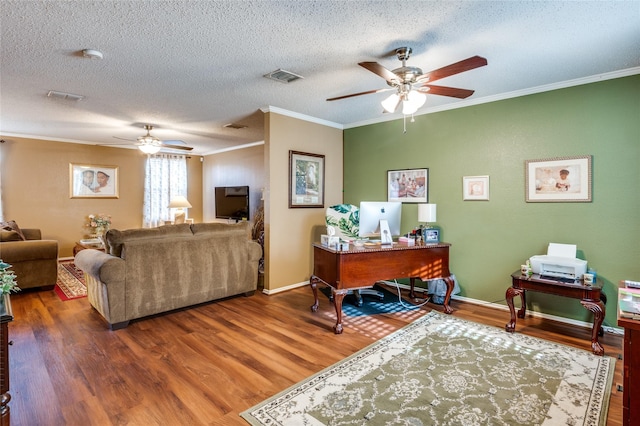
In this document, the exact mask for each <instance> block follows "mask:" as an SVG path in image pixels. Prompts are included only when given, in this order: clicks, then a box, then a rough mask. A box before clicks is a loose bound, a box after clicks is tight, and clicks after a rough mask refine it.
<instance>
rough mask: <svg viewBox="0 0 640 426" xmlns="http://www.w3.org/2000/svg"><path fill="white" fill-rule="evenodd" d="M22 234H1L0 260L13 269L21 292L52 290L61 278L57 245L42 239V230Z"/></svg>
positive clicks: (26, 231) (26, 230)
mask: <svg viewBox="0 0 640 426" xmlns="http://www.w3.org/2000/svg"><path fill="white" fill-rule="evenodd" d="M20 232H21V234H22V235H19V233H17V232H16V231H10V230H7V229H2V230H1V231H0V233H1V235H0V258H1V259H2V261H3V262H6V263H8V264H10V265H11V266H12V268H11V269H12V270H13V272H14V273H15V274H16V278H17V282H18V287H20V289H23V290H24V289H27V288H33V287H44V288H49V289H51V288H53V286H54V285H55V284H56V280H57V279H58V242H57V241H55V240H43V239H42V234H41V232H40V230H39V229H26V228H25V229H20ZM16 234H18V235H16ZM22 236H24V238H25V239H24V240H23V239H22Z"/></svg>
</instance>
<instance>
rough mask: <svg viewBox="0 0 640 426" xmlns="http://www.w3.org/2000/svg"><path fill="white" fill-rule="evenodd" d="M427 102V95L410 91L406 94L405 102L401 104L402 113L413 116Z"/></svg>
mask: <svg viewBox="0 0 640 426" xmlns="http://www.w3.org/2000/svg"><path fill="white" fill-rule="evenodd" d="M426 101H427V95H425V94H424V93H420V92H418V91H417V90H411V91H410V92H409V93H408V94H407V100H406V101H404V102H402V113H403V114H404V115H411V114H414V113H415V112H416V111H417V110H418V108H420V107H421V106H422V105H424V103H425V102H426Z"/></svg>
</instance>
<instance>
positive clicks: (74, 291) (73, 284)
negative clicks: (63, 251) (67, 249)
mask: <svg viewBox="0 0 640 426" xmlns="http://www.w3.org/2000/svg"><path fill="white" fill-rule="evenodd" d="M54 291H55V292H56V294H57V295H58V296H59V297H60V299H62V300H64V301H66V300H73V299H80V298H82V297H87V286H86V285H85V283H84V276H83V273H82V270H80V269H78V268H76V265H75V264H74V263H73V262H60V263H58V281H57V282H56V286H55V287H54Z"/></svg>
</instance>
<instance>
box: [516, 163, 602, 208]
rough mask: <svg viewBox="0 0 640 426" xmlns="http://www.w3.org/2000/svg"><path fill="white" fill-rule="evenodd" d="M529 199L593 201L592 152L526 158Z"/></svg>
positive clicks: (527, 198)
mask: <svg viewBox="0 0 640 426" xmlns="http://www.w3.org/2000/svg"><path fill="white" fill-rule="evenodd" d="M525 199H526V202H527V203H549V202H565V203H566V202H582V203H588V202H591V156H590V155H585V156H581V157H559V158H549V159H545V160H526V161H525Z"/></svg>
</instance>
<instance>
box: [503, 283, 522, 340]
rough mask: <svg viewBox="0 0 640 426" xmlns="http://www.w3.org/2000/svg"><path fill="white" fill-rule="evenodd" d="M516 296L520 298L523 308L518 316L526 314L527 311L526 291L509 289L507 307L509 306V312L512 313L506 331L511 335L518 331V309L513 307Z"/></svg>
mask: <svg viewBox="0 0 640 426" xmlns="http://www.w3.org/2000/svg"><path fill="white" fill-rule="evenodd" d="M515 296H520V301H521V302H522V308H520V311H518V316H520V312H522V313H523V314H524V309H525V301H524V290H523V289H521V288H513V287H509V288H508V289H507V293H506V296H505V297H506V299H507V305H508V306H509V312H511V320H510V321H509V322H508V323H507V325H506V326H505V327H504V329H505V330H506V331H508V332H510V333H513V332H514V331H515V330H516V309H515V308H514V307H513V298H514V297H515ZM523 317H524V316H523ZM523 317H521V318H523Z"/></svg>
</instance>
